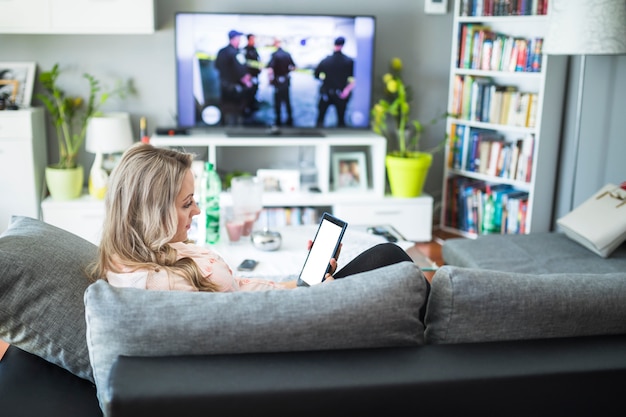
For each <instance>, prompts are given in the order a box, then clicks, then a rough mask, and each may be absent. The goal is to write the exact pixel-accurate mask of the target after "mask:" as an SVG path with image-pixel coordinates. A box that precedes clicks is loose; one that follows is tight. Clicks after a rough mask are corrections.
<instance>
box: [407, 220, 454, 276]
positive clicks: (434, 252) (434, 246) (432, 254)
mask: <svg viewBox="0 0 626 417" xmlns="http://www.w3.org/2000/svg"><path fill="white" fill-rule="evenodd" d="M452 237H460V236H458V235H455V234H453V233H448V232H444V231H442V230H439V229H437V228H434V229H433V240H431V241H430V242H425V243H416V244H415V246H412V247H410V248H408V249H407V253H408V254H409V255H412V254H413V253H414V251H419V252H420V253H422V254H423V255H426V256H428V257H429V258H430V259H431V260H432V261H433V262H435V263H436V264H437V266H443V264H444V262H443V256H442V255H441V246H442V245H443V242H444V241H445V240H446V239H449V238H452ZM424 275H425V276H426V278H427V279H428V280H431V279H432V277H433V275H435V273H434V272H433V271H425V272H424Z"/></svg>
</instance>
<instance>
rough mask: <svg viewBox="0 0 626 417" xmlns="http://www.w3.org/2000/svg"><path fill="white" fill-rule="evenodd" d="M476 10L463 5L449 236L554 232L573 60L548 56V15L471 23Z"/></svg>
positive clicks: (445, 223)
mask: <svg viewBox="0 0 626 417" xmlns="http://www.w3.org/2000/svg"><path fill="white" fill-rule="evenodd" d="M466 3H468V2H467V1H465V0H456V1H455V4H454V23H453V36H452V39H453V41H452V51H451V59H450V79H449V95H448V112H449V113H450V114H451V115H453V116H452V117H449V118H448V119H447V124H446V131H447V134H448V137H449V138H450V140H449V141H448V144H447V146H446V151H445V152H446V156H445V164H444V181H443V194H442V195H443V202H442V210H441V218H440V225H441V228H442V229H443V230H445V231H449V232H454V233H458V234H461V235H463V236H466V237H476V236H478V235H479V234H485V233H531V232H540V231H548V230H550V227H551V214H552V202H553V199H554V187H555V179H556V168H557V162H558V149H559V138H560V127H561V119H562V108H563V100H564V92H565V70H566V63H567V58H566V57H563V56H549V57H548V56H546V55H543V54H541V46H542V42H543V37H544V35H545V33H546V30H547V24H548V17H547V15H545V13H543V14H541V15H534V14H532V13H533V12H532V11H530V10H528V11H526V12H525V13H520V12H517V13H515V12H512V15H507V16H494V15H482V13H481V12H480V11H479V12H475V11H472V9H470V10H469V11H467V9H465V10H466V11H465V14H468V15H462V14H463V10H464V7H465V4H466ZM469 3H470V6H471V4H472V3H476V2H469ZM479 3H482V4H486V3H488V2H479ZM496 3H497V2H496ZM517 3H518V2H509V4H511V5H512V4H517ZM529 4H531V3H530V2H529ZM542 4H543V3H542ZM512 7H513V6H512ZM541 7H543V6H541ZM540 12H541V10H540ZM535 13H536V11H535ZM547 13H548V14H549V10H547ZM474 14H478V15H474ZM507 42H510V43H511V46H510V47H508V48H509V49H507V46H506V43H507ZM498 45H500V46H499V47H498ZM498 51H499V52H498ZM518 51H521V52H519V53H518ZM533 53H535V55H533ZM496 54H497V55H496Z"/></svg>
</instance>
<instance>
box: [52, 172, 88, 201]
mask: <svg viewBox="0 0 626 417" xmlns="http://www.w3.org/2000/svg"><path fill="white" fill-rule="evenodd" d="M83 182H84V173H83V167H82V166H81V165H78V166H77V167H76V168H71V169H60V168H54V167H52V166H47V167H46V185H47V186H48V191H50V195H51V196H52V198H53V199H55V200H73V199H75V198H78V197H80V195H81V194H82V192H83Z"/></svg>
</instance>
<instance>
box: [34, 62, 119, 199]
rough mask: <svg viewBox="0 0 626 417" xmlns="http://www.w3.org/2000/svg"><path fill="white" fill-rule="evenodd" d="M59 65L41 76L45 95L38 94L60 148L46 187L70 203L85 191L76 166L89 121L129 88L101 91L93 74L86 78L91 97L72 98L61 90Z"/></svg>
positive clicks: (49, 171) (51, 192)
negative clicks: (111, 100)
mask: <svg viewBox="0 0 626 417" xmlns="http://www.w3.org/2000/svg"><path fill="white" fill-rule="evenodd" d="M60 75H61V70H60V69H59V65H58V64H55V65H54V66H53V67H52V69H51V70H50V71H45V72H42V73H41V74H40V75H39V81H40V82H41V84H42V86H43V89H44V91H45V92H44V93H42V94H37V98H38V99H39V100H41V101H42V102H43V104H44V105H45V107H46V109H47V110H48V112H49V114H50V119H51V122H52V124H53V126H54V127H55V129H56V134H57V140H58V144H59V161H58V162H57V163H54V164H51V165H48V166H47V167H46V184H47V185H48V190H49V191H50V194H51V195H52V197H53V198H55V199H59V200H67V199H72V198H77V197H78V196H80V194H81V192H82V189H83V181H84V173H83V171H84V170H83V167H82V166H81V165H79V164H78V163H77V157H78V153H79V151H80V148H81V146H82V145H83V142H84V141H85V136H86V133H87V124H88V123H89V120H90V119H91V118H92V117H94V116H97V115H98V114H100V111H99V108H100V106H102V105H103V104H104V103H105V102H106V101H107V100H108V99H109V98H110V97H111V96H113V95H119V96H122V97H123V96H125V95H126V93H128V92H129V91H130V84H127V85H123V84H119V85H118V86H117V87H116V88H115V89H113V90H112V91H108V92H107V91H102V88H101V86H100V82H99V81H98V80H97V79H96V78H95V77H94V76H93V75H90V74H87V73H85V74H83V77H84V78H85V79H86V80H87V81H88V83H89V96H88V98H87V100H86V101H85V100H84V99H83V98H82V97H80V96H69V95H66V94H65V92H64V91H63V90H62V89H61V88H60V87H59V85H58V79H59V76H60Z"/></svg>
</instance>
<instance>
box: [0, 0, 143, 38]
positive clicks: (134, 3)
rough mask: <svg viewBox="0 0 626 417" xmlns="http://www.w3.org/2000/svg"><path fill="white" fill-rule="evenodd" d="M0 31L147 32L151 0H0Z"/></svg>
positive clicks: (65, 32) (71, 32) (52, 32)
mask: <svg viewBox="0 0 626 417" xmlns="http://www.w3.org/2000/svg"><path fill="white" fill-rule="evenodd" d="M0 5H2V11H1V13H0V33H47V34H147V33H154V30H155V9H154V0H130V1H129V0H3V1H0Z"/></svg>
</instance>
